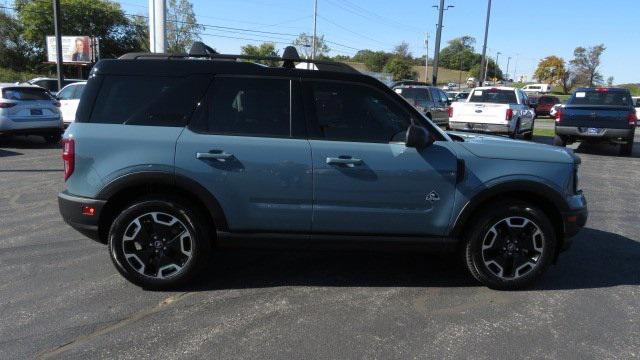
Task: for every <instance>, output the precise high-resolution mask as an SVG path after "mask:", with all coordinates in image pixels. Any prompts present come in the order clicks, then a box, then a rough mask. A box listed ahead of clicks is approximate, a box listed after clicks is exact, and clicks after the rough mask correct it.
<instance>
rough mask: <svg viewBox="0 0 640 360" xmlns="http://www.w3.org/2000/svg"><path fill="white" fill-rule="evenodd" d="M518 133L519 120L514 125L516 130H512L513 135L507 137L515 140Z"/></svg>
mask: <svg viewBox="0 0 640 360" xmlns="http://www.w3.org/2000/svg"><path fill="white" fill-rule="evenodd" d="M518 133H520V120H518V122H517V123H516V128H515V129H513V133H511V134H510V135H509V137H510V138H512V139H515V138H517V137H518Z"/></svg>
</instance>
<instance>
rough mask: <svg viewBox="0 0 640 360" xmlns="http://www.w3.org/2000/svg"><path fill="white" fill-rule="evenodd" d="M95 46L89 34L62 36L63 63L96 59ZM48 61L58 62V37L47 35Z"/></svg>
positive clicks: (87, 61)
mask: <svg viewBox="0 0 640 360" xmlns="http://www.w3.org/2000/svg"><path fill="white" fill-rule="evenodd" d="M96 45H97V43H96ZM93 49H94V47H92V46H91V38H90V37H88V36H62V62H63V63H72V64H73V63H80V64H82V63H90V62H94V61H95V56H94V54H93ZM47 61H49V62H56V37H55V36H47Z"/></svg>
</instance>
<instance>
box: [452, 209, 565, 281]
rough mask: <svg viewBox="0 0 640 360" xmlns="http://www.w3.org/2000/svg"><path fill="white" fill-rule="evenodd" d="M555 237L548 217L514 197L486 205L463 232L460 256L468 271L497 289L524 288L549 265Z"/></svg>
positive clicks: (554, 246)
mask: <svg viewBox="0 0 640 360" xmlns="http://www.w3.org/2000/svg"><path fill="white" fill-rule="evenodd" d="M556 246H557V245H556V237H555V232H554V231H553V226H552V225H551V222H550V220H549V218H548V217H547V216H546V215H545V214H544V213H543V212H542V211H541V210H540V209H538V208H536V207H535V206H531V205H529V204H527V203H524V202H520V201H517V200H513V201H509V202H502V203H497V204H493V205H492V206H491V207H487V208H486V209H485V210H484V212H483V213H482V214H481V215H480V216H479V217H478V220H477V221H476V222H474V224H473V225H472V226H471V228H470V229H469V231H468V232H467V239H466V243H465V247H464V258H465V262H466V265H467V268H468V269H469V272H470V273H471V274H472V275H473V277H475V278H476V279H477V280H478V281H480V282H481V283H483V284H484V285H486V286H488V287H490V288H493V289H498V290H514V289H521V288H524V287H526V286H528V285H530V284H531V283H533V282H534V281H535V280H537V279H538V278H539V277H540V276H541V275H542V274H543V272H544V271H545V270H546V269H547V267H548V266H549V265H550V264H551V261H552V258H553V256H554V254H555V250H556Z"/></svg>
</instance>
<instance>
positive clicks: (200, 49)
mask: <svg viewBox="0 0 640 360" xmlns="http://www.w3.org/2000/svg"><path fill="white" fill-rule="evenodd" d="M217 53H218V52H217V51H215V50H214V49H213V48H211V47H209V46H207V45H206V44H205V43H203V42H202V41H196V42H194V43H193V45H191V49H190V50H189V56H193V57H205V56H210V55H215V54H217Z"/></svg>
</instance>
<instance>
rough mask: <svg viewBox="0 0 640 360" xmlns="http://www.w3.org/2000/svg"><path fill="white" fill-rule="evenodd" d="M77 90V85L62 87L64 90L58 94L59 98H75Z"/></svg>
mask: <svg viewBox="0 0 640 360" xmlns="http://www.w3.org/2000/svg"><path fill="white" fill-rule="evenodd" d="M75 91H76V87H75V86H69V87H66V88H64V89H62V91H60V92H59V93H58V94H57V96H58V99H60V100H70V99H73V98H74V97H73V94H74V93H75Z"/></svg>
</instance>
